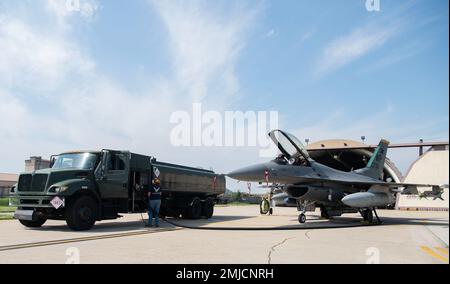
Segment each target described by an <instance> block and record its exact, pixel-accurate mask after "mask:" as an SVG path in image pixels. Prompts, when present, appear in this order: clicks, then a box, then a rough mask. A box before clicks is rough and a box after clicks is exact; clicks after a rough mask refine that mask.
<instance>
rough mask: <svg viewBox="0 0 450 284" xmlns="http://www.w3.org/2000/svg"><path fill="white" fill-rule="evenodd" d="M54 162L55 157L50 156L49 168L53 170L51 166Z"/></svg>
mask: <svg viewBox="0 0 450 284" xmlns="http://www.w3.org/2000/svg"><path fill="white" fill-rule="evenodd" d="M55 161H56V157H55V156H51V157H50V165H49V168H53V165H54V164H55Z"/></svg>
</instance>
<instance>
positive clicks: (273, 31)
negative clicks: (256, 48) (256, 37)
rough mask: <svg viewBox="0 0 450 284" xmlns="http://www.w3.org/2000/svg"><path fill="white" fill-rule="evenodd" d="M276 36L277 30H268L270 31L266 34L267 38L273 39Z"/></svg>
mask: <svg viewBox="0 0 450 284" xmlns="http://www.w3.org/2000/svg"><path fill="white" fill-rule="evenodd" d="M274 35H275V30H274V29H270V30H268V31H267V32H266V35H265V37H267V38H271V37H273V36H274Z"/></svg>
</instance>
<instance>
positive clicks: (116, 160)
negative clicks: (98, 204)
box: [97, 150, 130, 198]
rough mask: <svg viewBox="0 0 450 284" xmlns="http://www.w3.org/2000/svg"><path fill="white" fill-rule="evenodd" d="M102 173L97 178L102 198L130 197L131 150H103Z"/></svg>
mask: <svg viewBox="0 0 450 284" xmlns="http://www.w3.org/2000/svg"><path fill="white" fill-rule="evenodd" d="M102 163H103V164H104V165H102V167H103V168H102V174H101V175H100V178H99V179H97V182H98V185H99V190H100V194H101V197H102V198H128V175H129V172H130V152H128V151H111V150H103V151H102Z"/></svg>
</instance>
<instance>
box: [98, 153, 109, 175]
mask: <svg viewBox="0 0 450 284" xmlns="http://www.w3.org/2000/svg"><path fill="white" fill-rule="evenodd" d="M107 163H108V151H106V150H102V156H101V165H100V175H101V176H102V177H103V176H104V175H105V172H106V165H107Z"/></svg>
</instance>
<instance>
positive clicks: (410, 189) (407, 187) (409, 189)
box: [293, 177, 448, 194]
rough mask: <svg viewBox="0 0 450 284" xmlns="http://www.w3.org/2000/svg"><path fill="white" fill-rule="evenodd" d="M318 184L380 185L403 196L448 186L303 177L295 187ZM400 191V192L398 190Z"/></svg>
mask: <svg viewBox="0 0 450 284" xmlns="http://www.w3.org/2000/svg"><path fill="white" fill-rule="evenodd" d="M318 183H334V184H342V185H361V186H366V187H371V186H373V185H379V186H383V187H388V188H389V189H390V190H391V191H394V192H400V193H402V194H418V193H419V192H418V190H417V188H418V187H431V188H433V189H443V188H446V187H448V185H435V184H416V183H396V182H384V181H376V180H374V181H357V180H351V181H350V180H341V179H328V178H314V177H301V181H299V182H298V183H295V185H293V186H299V185H317V184H318ZM396 189H398V190H396Z"/></svg>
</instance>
